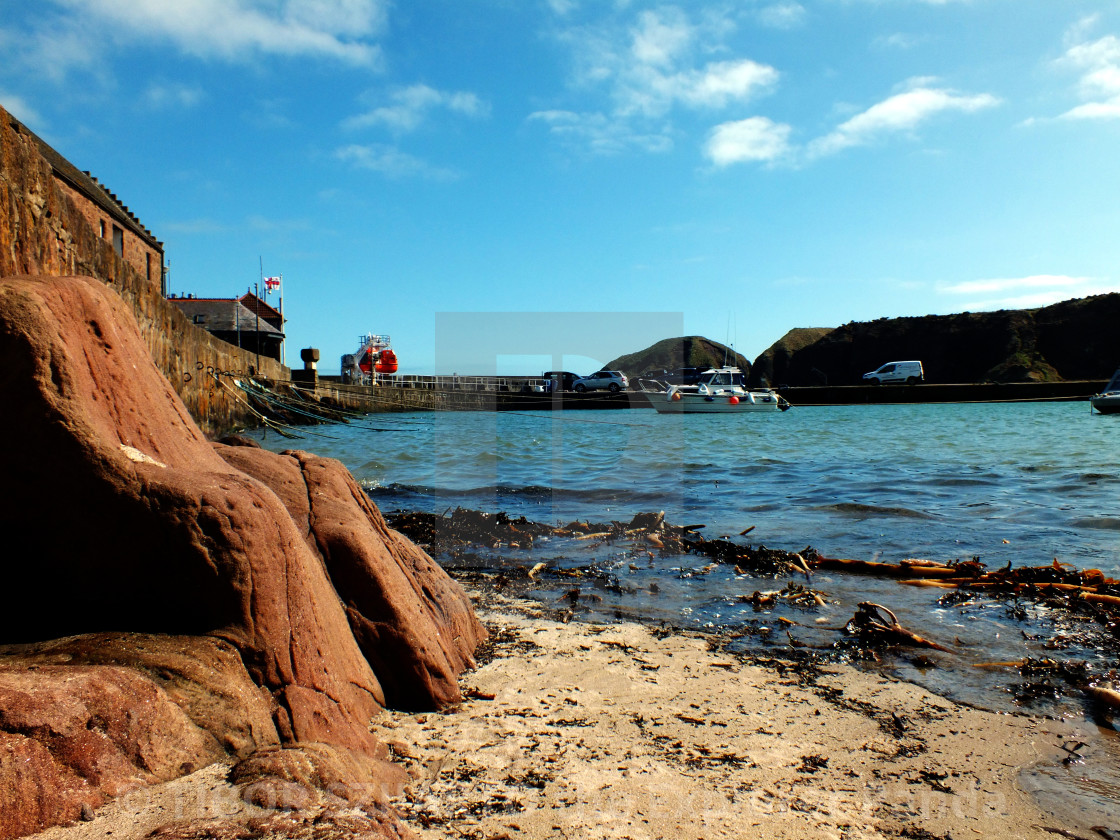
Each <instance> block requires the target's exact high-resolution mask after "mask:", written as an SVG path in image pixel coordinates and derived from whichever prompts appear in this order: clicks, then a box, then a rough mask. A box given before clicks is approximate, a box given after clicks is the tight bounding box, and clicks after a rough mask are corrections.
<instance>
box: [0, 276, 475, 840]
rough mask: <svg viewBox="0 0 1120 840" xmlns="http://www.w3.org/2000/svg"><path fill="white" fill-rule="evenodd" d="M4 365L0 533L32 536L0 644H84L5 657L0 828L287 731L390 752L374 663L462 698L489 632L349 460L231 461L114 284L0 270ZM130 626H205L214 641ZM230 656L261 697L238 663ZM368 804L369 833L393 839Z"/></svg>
mask: <svg viewBox="0 0 1120 840" xmlns="http://www.w3.org/2000/svg"><path fill="white" fill-rule="evenodd" d="M0 359H3V360H4V364H3V366H0V393H2V394H3V395H4V396H3V401H2V403H0V435H4V436H5V438H6V439H7V440H12V441H16V440H18V441H20V445H19V446H14V447H10V449H9V451H8V452H7V453H6V457H5V476H4V478H5V480H4V481H3V482H2V483H0V529H2V530H3V532H4V533H7V534H14V533H24V534H31V535H34V543H32V545H33V548H32V549H31V550H30V551H28V552H26V553H25V552H17V551H8V552H5V553H4V555H3V557H2V559H0V576H2V577H0V579H3V581H4V584H5V590H6V591H8V592H11V593H18V594H19V602H20V603H19V606H20V607H22V609H20V610H17V609H9V610H4V611H0V642H7V643H16V642H39V641H41V640H44V639H53V638H57V637H60V636H70V635H78V634H83V635H84V636H85V641H76V640H63V641H60V642H58V643H55V644H54V646H53V647H52V646H51V645H40V646H39V647H38V648H36V649H33V650H23V651H22V652H21V655H33V656H39V657H40V664H37V665H36V664H27V663H24V666H25V667H23V668H22V670H21V668H19V667H12V668H9V669H8V670H7V671H5V672H4V673H3V678H4V679H3V680H2V681H0V687H2V688H3V691H0V748H2V749H0V791H2V792H3V795H4V796H5V801H4V803H3V805H4V807H3V808H2V809H0V815H2V816H0V838H4V837H13V836H18V834H21V833H24V832H26V831H27V830H29V827H33V828H42V827H45V826H46V825H49V824H52V823H56V822H59V821H62V820H66V819H71V818H73V816H74V814H75V809H78V810H79V811H80V809H81V806H82V805H83V804H85V805H87V806H92V805H96V804H98V803H99V802H100V801H101V800H102V798H103V796H104V795H105V794H109V795H112V794H113V793H115V792H118V791H120V790H123V789H124V788H125V787H127V786H128V785H130V784H134V783H145V782H149V781H152V780H155V779H162V778H171V777H173V776H175V775H179V774H181V773H183V772H187V771H188V770H190V769H194V768H195V767H197V766H199V763H200V762H206V761H209V760H213V758H214V757H216V756H217V755H220V754H223V753H224V752H225V751H227V750H228V751H230V752H234V753H243V752H246V751H249V750H251V749H252V748H253V747H254V746H256V745H259V744H261V743H269V742H271V739H272V738H274V737H275V735H276V733H277V732H278V734H279V736H280V738H281V739H283V740H285V741H296V740H300V741H322V742H327V743H330V744H333V745H336V746H338V747H341V748H344V749H348V750H353V751H355V752H356V753H357V754H358V755H362V756H365V757H366V758H365V759H363V760H371V759H375V758H384V757H385V755H386V754H387V750H386V749H385V747H384V746H383V745H381V744H379V743H377V742H376V740H375V739H374V738H373V737H372V736H371V734H370V733H369V731H368V721H369V719H370V718H371V717H372V716H373V715H374V714H375V713H376V712H377V711H379V709H380V706H381V704H382V703H383V702H384V693H383V690H382V686H381V685H380V683H379V682H378V679H377V677H375V676H374V673H373V671H372V670H371V668H370V663H369V662H367V656H368V657H369V659H370V660H372V661H373V662H374V663H375V664H376V666H377V668H378V670H380V671H381V672H382V673H384V674H385V675H386V679H387V681H389V683H390V684H391V685H392V686H393V689H392V691H393V692H394V693H395V694H396V695H398V696H400V697H402V698H406V701H407V702H408V703H409V704H411V705H416V706H426V707H430V706H438V705H443V704H446V703H449V702H454V701H455V700H456V699H458V689H457V686H456V684H455V675H456V672H457V671H458V670H459V669H461V668H462V667H463V666H464V664H466V663H468V662H469V661H470V654H471V652H472V650H473V648H474V644H475V642H476V641H477V640H478V639H479V638H481V636H482V635H484V631H483V630H482V628H481V627H480V626H479V625H478V623H477V621H476V620H475V619H474V617H473V615H472V614H471V612H470V607H469V604H468V602H467V600H466V598H465V597H464V596H463V594H462V592H461V591H460V590H459V589H458V587H457V586H456V585H455V584H454V583H453V582H451V581H450V579H448V578H447V577H446V576H445V575H444V574H443V572H442V571H441V570H439V569H438V567H437V566H435V564H434V563H432V562H431V560H430V559H429V558H427V557H426V555H424V554H423V552H420V551H419V550H418V549H415V548H414V547H411V544H409V543H408V542H407V541H406V540H404V539H403V538H401V537H400V536H399V535H396V534H395V533H394V532H392V531H390V530H388V529H387V528H386V527H385V525H384V522H383V520H381V518H380V515H379V514H378V513H377V511H376V508H374V507H373V506H372V505H371V504H370V503H369V501H368V499H366V498H365V496H364V494H363V493H361V490H360V488H357V485H356V484H354V482H353V480H352V479H350V478H349V476H347V475H346V474H345V470H343V469H342V468H341V465H338V464H337V463H336V462H329V461H325V460H323V459H314V458H311V456H301V457H302V460H301V459H300V458H297V457H294V456H285V457H281V456H269V458H274V459H279V460H278V461H275V462H274V463H283V464H284V465H286V466H285V469H283V470H279V471H278V472H277V476H276V478H277V480H275V481H270V483H271V484H272V485H273V489H269V487H267V486H265V484H263V483H262V482H261V481H258V480H257V479H256V478H253V477H250V476H249V475H247V474H246V473H245V472H243V471H241V470H239V469H237V468H235V467H234V466H232V465H231V464H230V463H227V461H226V460H224V459H223V458H222V457H221V456H219V454H218V453H217V452H216V451H215V450H214V448H213V447H212V446H211V445H210V444H209V443H208V442H207V441H206V440H205V438H204V437H203V435H202V433H201V432H200V431H199V430H198V427H197V426H196V425H195V424H194V422H193V421H192V420H191V418H190V416H189V414H188V412H187V410H186V408H185V407H184V406H183V404H182V402H181V401H180V400H179V398H178V397H177V396H176V394H175V393H174V391H173V389H172V388H171V386H170V385H169V383H168V382H167V381H166V380H165V379H164V378H163V377H162V375H161V374H160V373H159V372H158V371H157V370H156V368H155V366H154V365H153V364H152V362H151V360H150V358H149V356H148V352H147V350H146V348H145V345H144V343H143V342H142V340H141V336H140V333H139V330H138V328H137V327H136V324H135V322H134V321H133V320H132V316H131V313H130V312H129V310H128V308H127V307H126V306H125V305H124V304H123V302H122V301H121V300H120V299H119V298H118V297H116V295H115V294H114V293H113V292H112V291H111V290H110V289H108V288H106V287H105V286H103V285H102V284H100V283H98V282H97V281H93V280H88V279H85V278H74V277H71V278H29V277H19V278H8V279H4V280H0ZM215 387H217V386H215ZM222 451H223V454H228V451H232V450H230V449H229V448H222ZM238 451H239V452H255V451H261V450H253V449H251V448H248V447H243V448H239V449H238ZM266 454H267V453H266ZM261 460H262V461H265V460H268V459H264V458H262V459H261ZM289 466H290V468H289ZM279 479H283V480H279ZM285 482H287V483H285ZM274 490H275V491H276V492H274ZM278 494H279V496H278ZM299 494H302V496H303V502H302V508H301V507H300V505H299V504H298V503H297V501H296V498H297V497H298V496H299ZM309 494H310V495H311V496H312V497H313V499H312V501H311V502H309V501H308V495H309ZM330 494H335V495H337V496H338V498H330V497H329V495H330ZM281 497H283V499H284V501H283V502H282V501H281ZM370 540H372V541H374V542H373V543H370V544H367V541H370ZM328 569H329V570H330V573H331V574H333V575H335V576H336V577H337V579H338V582H339V584H338V585H339V587H340V590H341V591H342V592H343V593H344V594H343V597H344V598H345V600H346V605H345V607H344V605H343V603H342V601H341V600H340V597H339V593H338V592H336V590H335V586H334V585H333V584H332V581H331V579H330V577H329V576H328ZM352 628H353V629H352ZM120 631H132V632H140V633H144V634H149V636H148V637H146V638H149V639H150V638H151V637H154V636H159V635H164V634H171V635H175V636H178V637H187V636H200V635H206V636H209V637H210V639H209V640H208V642H207V644H209V647H208V648H207V647H205V646H202V647H199V646H197V645H194V644H193V643H184V647H183V648H182V649H179V650H173V649H171V648H169V647H167V646H166V645H161V643H156V642H152V641H149V642H145V643H139V642H137V641H136V639H137V637H134V636H131V635H128V634H123V633H121V632H120ZM355 632H358V633H359V634H360V635H361V637H362V644H361V648H359V644H358V642H357V641H356V640H355ZM89 634H101V635H99V636H90V635H89ZM128 639H132V641H131V642H129V641H127V640H128ZM122 640H123V641H122ZM221 640H224V641H225V642H228V643H229V645H230V646H232V648H223V647H222V644H223V642H222V641H221ZM167 644H168V645H171V646H172V647H173V645H174V643H173V642H168V643H167ZM67 645H69V647H67ZM100 648H103V649H101V650H100V652H99V649H100ZM232 649H236V651H237V653H238V655H239V658H240V660H241V661H242V662H243V663H244V668H245V669H247V673H248V675H249V676H250V677H251V678H252V680H253V681H254V682H255V683H256V684H258V685H260V686H262V687H264V688H265V689H267V691H268V692H269V695H270V696H269V697H268V698H263V697H261V696H260V695H259V694H255V693H254V691H253V690H252V689H249V688H247V687H246V684H245V680H244V673H245V672H241V674H240V675H239V674H238V673H235V672H237V668H234V667H232V666H233V664H234V663H233V662H232ZM7 653H8V654H9V655H10V654H12V651H11V650H9V651H7ZM363 653H364V654H365V655H363ZM52 656H54V657H64V656H69V657H71V664H68V665H62V664H59V663H56V662H47V660H49V659H50V657H52ZM43 657H45V658H46V659H43ZM10 661H12V660H10ZM74 661H81V662H85V663H88V664H81V665H76V664H73V662H74ZM44 663H45V664H44ZM109 663H119V664H109ZM126 665H127V666H128V667H123V666H126ZM33 668H37V670H32V669H33ZM208 668H209V669H210V671H208V670H207V669H208ZM211 671H212V672H213V673H211ZM245 692H248V694H245ZM242 695H244V696H242ZM250 695H251V696H250ZM34 698H39V699H34ZM42 698H55V700H56V701H57V702H53V706H55V707H57V708H54V710H53V711H54V713H56V714H57V715H58V716H60V717H58V718H57V719H56V718H53V717H51V716H50V715H47V714H46V712H45V709H46V706H44V705H43V702H42ZM68 698H69V699H68ZM74 698H77V699H74ZM137 703H139V704H140V705H141V706H143V707H144V708H145V709H146V710H148V711H147V712H145V714H140V713H139V712H138V711H137V709H136V704H137ZM75 704H77V705H75ZM48 705H52V704H48ZM266 707H267V708H269V709H271V711H272V713H273V717H274V722H275V726H276V731H273V730H272V729H271V727H270V726H269V725H267V724H265V723H264V722H263V720H262V709H265V708H266ZM149 712H150V716H146V715H148V713H149ZM114 714H116V715H117V716H116V717H114ZM37 715H38V717H36V716H37ZM242 715H244V716H245V718H244V719H241V720H238V718H240V717H241V716H242ZM192 717H193V719H194V722H192ZM83 720H84V721H86V723H87V724H88V725H85V724H83V723H82V721H83ZM36 721H38V722H37V723H36ZM103 724H104V726H103ZM196 724H197V725H196ZM84 725H85V729H84V731H83V726H84ZM5 733H7V734H5ZM28 736H32V737H33V738H34V740H28ZM52 752H54V753H55V755H52V754H51V753H52ZM377 766H381V765H380V764H379V765H377ZM391 776H392V774H389V775H388V776H386V778H390V777H391ZM47 791H50V792H51V797H50V799H51V801H48V799H49V798H48V797H47V795H46V792H47ZM9 792H10V793H9ZM9 795H10V796H12V797H14V798H13V799H11V800H9V799H7V797H8V796H9ZM375 816H377V819H374V818H373V817H371V820H373V822H372V823H371V825H372V826H373V828H372V829H371V830H377V831H380V832H381V834H378V835H371V836H397V831H398V828H399V826H398V825H397V824H396V823H395V821H393V820H391V819H390V820H389V821H388V822H385V820H384V819H382V817H384V815H383V814H380V812H378V815H375ZM301 825H302V827H299V826H296V824H295V823H293V827H292V830H293V831H297V830H298V831H305V830H310V829H308V827H307V825H304V824H301ZM378 826H380V828H378ZM382 829H384V831H382ZM246 830H250V829H246ZM252 830H255V829H252ZM316 830H317V829H316ZM386 832H388V833H386ZM251 836H257V835H251ZM283 836H289V835H283ZM290 836H312V835H307V834H298V833H297V834H291V835H290Z"/></svg>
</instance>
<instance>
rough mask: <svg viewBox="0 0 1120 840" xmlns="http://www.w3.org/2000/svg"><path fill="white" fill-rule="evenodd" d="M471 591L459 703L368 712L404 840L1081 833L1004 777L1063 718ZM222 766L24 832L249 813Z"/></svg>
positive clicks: (1013, 775)
mask: <svg viewBox="0 0 1120 840" xmlns="http://www.w3.org/2000/svg"><path fill="white" fill-rule="evenodd" d="M487 600H488V606H486V607H480V616H481V617H482V619H483V620H484V621H485V623H486V624H487V626H488V627H489V628H490V629H491V632H492V634H493V638H492V641H491V642H489V643H488V644H487V647H486V648H485V649H484V650H483V651H481V656H480V664H479V667H478V668H477V669H476V670H473V671H471V672H469V673H467V674H466V675H465V676H464V677H463V685H464V690H465V694H466V696H467V697H468V700H467V701H466V702H464V703H463V704H462V705H461V706H460V707H458V708H456V709H454V710H451V711H449V712H446V713H426V714H408V713H403V712H385V713H383V714H382V715H381V716H380V717H379V718H377V719H376V720H375V721H373V723H372V729H373V731H374V733H375V735H377V737H379V738H380V739H382V740H384V741H385V742H386V743H388V744H389V745H390V747H391V749H392V751H393V753H394V757H395V759H396V760H397V761H398V762H400V763H402V764H403V765H404V766H405V767H406V768H407V769H408V771H409V773H410V775H411V776H412V778H413V779H414V781H413V783H412V784H410V785H409V786H408V787H407V788H406V789H405V791H404V792H403V794H402V795H400V796H398V797H396V798H395V799H394V800H393V804H394V805H395V806H396V808H397V809H398V811H399V812H400V813H401V814H402V816H403V817H404V818H405V822H406V823H407V824H408V825H409V826H410V827H411V828H412V829H413V830H414V831H415V832H416V833H417V834H418V835H419V836H420V837H423V838H430V839H431V840H435V838H464V837H466V838H480V839H481V838H486V840H498V838H533V840H537V838H540V839H541V840H543V838H576V837H596V838H598V837H602V838H634V840H638V838H642V840H645V838H667V839H668V838H673V839H674V840H681V839H682V838H716V837H728V838H731V837H746V836H765V837H788V838H880V837H909V838H945V837H952V838H954V840H960V838H967V837H996V836H998V837H1015V838H1035V837H1037V838H1043V837H1054V836H1056V835H1055V833H1054V832H1053V831H1052V830H1051V829H1062V830H1065V831H1074V832H1077V835H1076V836H1094V835H1093V832H1092V831H1090V830H1089V826H1087V825H1085V826H1080V825H1077V824H1076V822H1075V821H1071V817H1070V815H1069V814H1053V813H1048V812H1046V811H1044V810H1042V809H1041V808H1040V807H1039V805H1038V804H1036V802H1035V800H1034V799H1033V798H1032V797H1031V796H1030V795H1028V794H1027V793H1025V792H1024V791H1023V790H1022V788H1021V786H1020V774H1021V773H1023V772H1024V770H1026V769H1028V768H1030V767H1032V766H1033V765H1035V764H1037V763H1039V762H1057V761H1060V760H1061V758H1062V757H1063V756H1064V755H1065V754H1066V753H1064V752H1063V750H1062V744H1064V743H1070V742H1076V741H1077V740H1078V731H1077V729H1076V727H1075V726H1073V725H1071V724H1067V723H1061V722H1056V721H1051V720H1045V719H1040V718H1033V717H1028V716H1019V715H1006V714H993V713H989V712H985V711H980V710H976V709H971V708H966V707H962V706H959V705H956V704H954V703H952V702H950V701H948V700H945V699H943V698H940V697H937V696H935V695H933V694H930V693H929V692H926V691H924V690H922V689H920V688H918V687H915V686H913V685H909V684H906V683H902V682H897V681H894V680H891V679H887V678H884V677H881V676H878V675H874V674H869V673H864V672H861V671H858V670H855V669H853V668H850V667H847V666H839V665H836V666H827V667H824V668H821V669H814V668H810V669H805V668H790V667H788V665H787V666H785V667H783V666H781V665H780V663H776V662H775V663H770V664H768V665H766V666H765V667H762V666H759V665H750V664H744V663H741V662H739V661H736V660H735V659H733V658H731V657H729V656H728V655H726V654H725V653H721V652H719V651H712V650H711V649H710V645H709V641H708V640H707V639H705V638H704V637H702V636H699V635H678V634H672V635H665V634H663V633H660V632H658V631H657V630H654V629H650V628H647V627H643V626H641V625H637V624H628V623H623V624H611V625H606V624H591V623H579V622H571V623H562V622H560V621H555V620H551V619H550V618H547V617H545V616H544V615H542V614H541V613H540V612H539V606H538V605H533V604H528V603H524V602H515V601H501V600H498V601H494V600H493V599H490V598H488V599H487ZM224 769H225V768H224V767H223V766H222V765H215V766H212V767H210V768H206V769H204V770H201V771H199V772H197V773H195V774H192V775H191V776H187V777H184V778H183V779H179V780H177V781H175V782H172V783H169V784H167V785H163V786H160V788H158V789H151V790H145V791H137V792H136V793H135V794H134V795H132V796H131V797H126V798H125V799H123V800H120V801H118V802H115V803H110V804H109V805H107V806H106V807H104V808H102V809H100V810H99V811H98V813H97V814H96V815H94V818H93V819H92V820H91V821H88V822H82V823H79V824H77V825H74V826H70V827H68V828H56V829H53V830H50V831H47V832H43V833H42V834H40V835H37V836H38V837H40V838H50V840H79V838H82V840H84V838H93V837H113V838H115V839H116V840H132V838H141V837H145V836H147V835H148V834H149V832H151V831H152V830H153V829H155V828H156V827H158V826H160V825H161V824H166V823H167V822H174V821H175V820H177V819H184V818H193V819H199V818H207V817H209V818H214V817H224V818H227V819H228V818H230V817H234V818H236V817H241V818H244V817H245V815H247V814H249V815H251V814H257V815H260V814H263V813H266V812H262V811H260V809H257V808H255V807H252V806H247V805H245V804H244V803H241V802H240V800H239V799H238V794H237V790H236V789H235V788H233V787H232V786H230V785H228V783H226V782H225V781H224ZM204 809H205V810H204ZM253 836H256V835H253ZM301 836H302V835H301ZM308 836H311V835H308ZM316 836H317V835H316ZM331 836H332V837H334V836H335V835H334V834H332V835H331ZM338 836H348V835H338ZM354 836H361V835H354ZM1067 836H1070V835H1067Z"/></svg>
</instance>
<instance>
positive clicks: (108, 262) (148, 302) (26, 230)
mask: <svg viewBox="0 0 1120 840" xmlns="http://www.w3.org/2000/svg"><path fill="white" fill-rule="evenodd" d="M79 201H80V196H76V195H75V194H74V192H73V190H70V189H64V188H63V187H62V186H60V184H59V182H58V181H57V180H56V178H55V174H54V170H53V167H52V166H51V164H50V162H49V161H47V160H46V158H44V157H43V155H42V154H41V152H40V146H39V141H37V139H36V138H35V137H34V136H33V135H31V134H30V132H28V131H27V129H26V128H24V127H23V126H22V125H21V124H20V123H19V122H18V121H16V120H14V119H12V118H11V117H10V116H9V115H8V114H7V112H6V111H4V110H3V108H0V277H7V276H13V275H33V276H47V277H61V276H66V275H80V276H85V277H92V278H95V279H97V280H100V281H101V282H103V283H105V284H106V285H108V286H109V287H111V288H112V289H114V290H115V291H116V292H117V294H119V295H120V296H121V297H122V298H123V299H124V300H125V301H126V302H127V303H128V304H129V306H130V307H131V308H132V311H133V313H134V314H135V316H136V320H137V321H138V322H139V324H140V330H141V333H142V334H143V336H144V340H145V342H146V343H147V345H148V349H149V351H150V352H151V355H152V359H153V361H154V362H155V364H156V366H157V367H158V368H159V369H160V371H162V372H163V374H164V375H165V376H166V377H167V378H168V379H169V380H170V381H171V383H172V385H173V386H174V387H175V390H176V391H177V392H178V394H179V396H180V397H182V399H183V401H184V402H185V403H186V405H187V408H188V409H189V410H190V412H191V415H192V416H193V417H194V418H195V420H196V422H198V424H199V425H200V426H201V427H202V429H203V431H205V432H206V433H207V434H210V435H220V434H222V433H224V432H226V431H229V430H232V429H235V428H238V427H244V426H251V425H256V423H257V419H256V416H255V415H254V413H253V412H252V410H251V409H250V408H249V406H248V405H247V404H246V403H245V401H244V399H243V398H242V397H241V395H240V394H239V393H238V392H237V390H236V389H235V388H232V387H230V386H229V380H230V378H231V377H232V376H234V375H237V374H241V375H248V374H249V372H250V370H252V371H255V372H257V373H259V375H261V376H263V377H265V378H268V379H273V380H287V379H289V377H290V372H289V370H288V368H286V367H284V366H283V365H281V364H280V363H279V362H276V361H275V360H273V359H268V358H265V357H263V356H262V357H261V358H260V361H259V363H258V360H257V357H256V355H255V354H251V353H247V352H245V351H242V350H240V349H239V348H237V347H234V346H233V345H231V344H227V343H226V342H224V341H221V340H219V339H216V338H214V337H213V336H211V335H210V334H209V333H208V332H206V331H205V330H203V329H201V328H199V327H196V326H195V325H194V324H192V323H191V322H190V320H189V319H187V317H186V316H185V315H183V313H182V312H180V311H179V309H178V308H177V307H175V306H174V305H172V304H170V303H168V302H167V301H166V300H165V299H164V297H163V293H162V287H161V284H160V282H159V280H158V278H156V279H154V280H152V279H149V278H148V277H147V276H145V275H146V273H147V272H144V273H142V272H140V271H138V270H137V269H136V268H135V267H134V266H133V265H131V264H130V263H129V262H128V261H127V260H125V259H124V258H122V257H121V256H119V255H118V254H117V253H116V252H115V251H114V249H113V246H112V243H111V242H109V241H106V240H105V239H102V238H100V237H99V236H98V235H97V231H95V230H94V228H93V227H92V226H91V225H90V223H89V221H88V219H87V217H86V214H84V213H83V212H82V209H81V208H80V206H79ZM161 268H162V267H161Z"/></svg>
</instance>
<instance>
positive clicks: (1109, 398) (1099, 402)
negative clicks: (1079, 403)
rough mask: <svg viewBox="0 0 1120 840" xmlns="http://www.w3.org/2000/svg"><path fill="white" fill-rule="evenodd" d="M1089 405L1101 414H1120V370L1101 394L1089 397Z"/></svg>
mask: <svg viewBox="0 0 1120 840" xmlns="http://www.w3.org/2000/svg"><path fill="white" fill-rule="evenodd" d="M1089 405H1091V406H1092V407H1093V408H1095V409H1096V410H1097V411H1099V412H1100V413H1101V414H1120V368H1118V369H1117V371H1116V373H1114V374H1112V379H1111V380H1109V383H1108V384H1107V385H1106V386H1105V387H1104V390H1103V391H1101V392H1100V393H1099V394H1093V396H1091V397H1089Z"/></svg>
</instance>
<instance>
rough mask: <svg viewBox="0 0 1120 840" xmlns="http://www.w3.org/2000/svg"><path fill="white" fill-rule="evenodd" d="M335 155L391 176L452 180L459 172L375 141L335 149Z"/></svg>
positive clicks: (362, 167)
mask: <svg viewBox="0 0 1120 840" xmlns="http://www.w3.org/2000/svg"><path fill="white" fill-rule="evenodd" d="M334 155H335V157H336V158H338V159H339V160H341V161H343V162H345V163H349V164H351V165H353V166H356V167H358V168H359V169H368V170H370V171H372V172H379V173H381V174H382V175H386V176H388V177H390V178H426V179H428V180H432V181H453V180H455V179H456V178H458V177H459V176H458V174H457V173H456V172H454V171H452V170H450V169H443V168H440V167H435V166H432V165H431V164H429V163H427V162H426V161H424V160H421V159H420V158H418V157H415V156H413V155H410V154H408V153H407V152H402V151H401V150H400V149H398V148H395V147H393V146H385V145H381V144H373V145H368V146H361V145H357V144H355V145H350V146H343V147H342V148H339V149H336V150H335V153H334Z"/></svg>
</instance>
